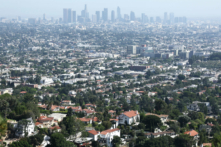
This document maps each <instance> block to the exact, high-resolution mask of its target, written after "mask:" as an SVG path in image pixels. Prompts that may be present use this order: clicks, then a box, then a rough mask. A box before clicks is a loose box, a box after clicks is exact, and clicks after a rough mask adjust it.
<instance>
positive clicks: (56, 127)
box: [49, 126, 61, 132]
mask: <svg viewBox="0 0 221 147" xmlns="http://www.w3.org/2000/svg"><path fill="white" fill-rule="evenodd" d="M49 131H50V132H61V128H60V127H59V126H54V127H50V128H49Z"/></svg>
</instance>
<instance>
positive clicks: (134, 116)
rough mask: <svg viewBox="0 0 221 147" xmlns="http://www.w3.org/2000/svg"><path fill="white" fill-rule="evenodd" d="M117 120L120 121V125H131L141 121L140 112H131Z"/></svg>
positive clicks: (125, 113) (126, 112)
mask: <svg viewBox="0 0 221 147" xmlns="http://www.w3.org/2000/svg"><path fill="white" fill-rule="evenodd" d="M117 119H119V124H123V125H124V124H125V122H126V123H127V124H128V125H131V124H132V123H136V122H139V121H140V115H139V113H138V111H133V110H131V111H130V110H129V111H125V112H124V113H122V114H121V115H119V116H118V117H117Z"/></svg>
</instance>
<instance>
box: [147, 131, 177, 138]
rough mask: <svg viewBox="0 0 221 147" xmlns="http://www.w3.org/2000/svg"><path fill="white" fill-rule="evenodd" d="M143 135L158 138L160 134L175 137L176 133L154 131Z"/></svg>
mask: <svg viewBox="0 0 221 147" xmlns="http://www.w3.org/2000/svg"><path fill="white" fill-rule="evenodd" d="M145 136H146V137H147V138H158V137H161V136H170V137H172V138H175V137H176V136H177V135H176V133H175V132H156V133H151V132H150V133H145Z"/></svg>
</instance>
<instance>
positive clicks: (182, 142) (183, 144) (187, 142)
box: [174, 134, 195, 147]
mask: <svg viewBox="0 0 221 147" xmlns="http://www.w3.org/2000/svg"><path fill="white" fill-rule="evenodd" d="M194 144H195V141H194V139H193V137H192V136H190V135H187V134H180V135H179V136H177V137H175V138H174V145H175V146H176V147H192V146H193V145H194Z"/></svg>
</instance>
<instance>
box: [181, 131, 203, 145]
mask: <svg viewBox="0 0 221 147" xmlns="http://www.w3.org/2000/svg"><path fill="white" fill-rule="evenodd" d="M184 134H187V135H190V136H192V137H193V138H194V140H195V141H196V146H198V139H199V133H198V132H196V131H195V130H191V131H186V132H184Z"/></svg>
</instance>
